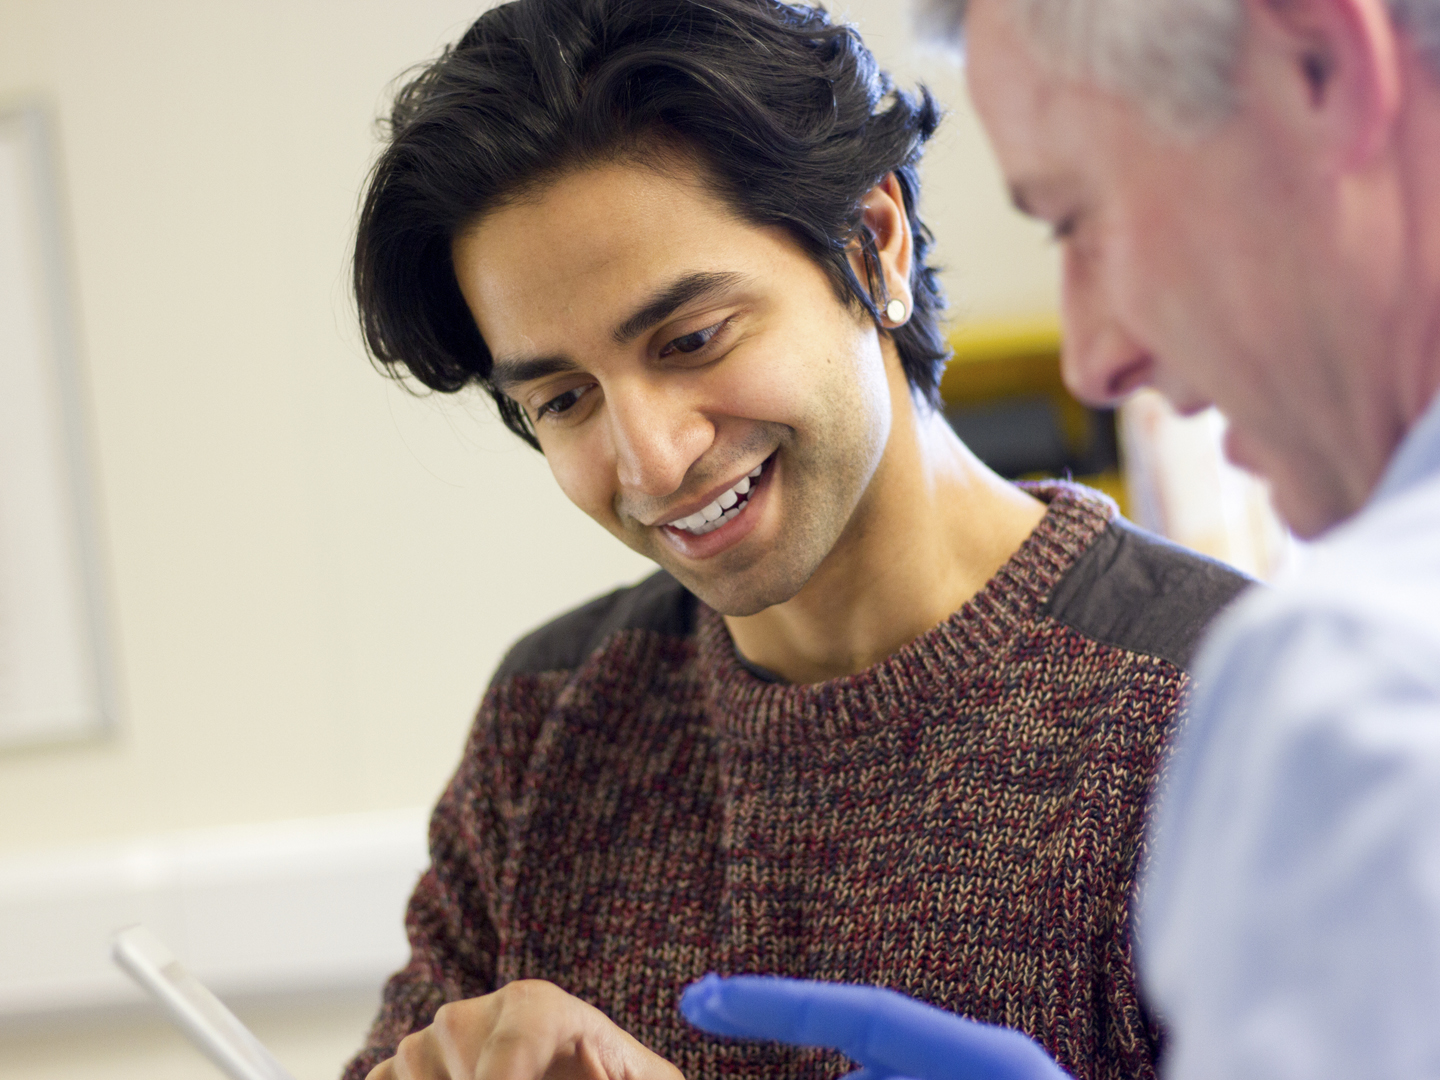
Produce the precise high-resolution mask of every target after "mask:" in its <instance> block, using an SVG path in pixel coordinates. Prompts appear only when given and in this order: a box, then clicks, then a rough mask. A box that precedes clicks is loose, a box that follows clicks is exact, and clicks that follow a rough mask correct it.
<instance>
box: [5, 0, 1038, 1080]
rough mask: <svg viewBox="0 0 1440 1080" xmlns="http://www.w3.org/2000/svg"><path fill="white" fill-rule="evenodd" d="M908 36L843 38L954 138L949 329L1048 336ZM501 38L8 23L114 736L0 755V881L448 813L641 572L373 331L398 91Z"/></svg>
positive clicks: (205, 7) (859, 16) (365, 5)
mask: <svg viewBox="0 0 1440 1080" xmlns="http://www.w3.org/2000/svg"><path fill="white" fill-rule="evenodd" d="M896 8H897V5H895V4H894V3H893V2H892V0H852V2H851V3H850V4H848V5H846V6H843V7H841V8H840V10H841V11H842V12H844V11H848V12H849V14H850V16H851V17H852V18H854V19H855V20H857V21H858V22H859V23H860V25H861V28H862V31H863V32H864V33H865V35H866V37H867V40H868V41H869V42H870V43H871V45H872V47H874V48H875V50H876V51H877V52H878V53H879V54H880V56H881V59H882V61H883V62H884V63H886V64H887V65H889V66H891V67H892V68H893V69H894V70H896V72H897V73H898V74H899V75H900V76H901V78H902V80H906V79H909V80H913V79H914V78H916V77H923V78H925V79H926V80H927V81H928V82H929V83H930V84H931V85H932V87H933V88H934V89H935V90H936V92H937V93H938V94H939V96H940V97H941V98H942V99H943V100H944V101H946V102H947V104H949V105H950V106H951V108H952V109H953V114H952V115H951V117H950V118H949V119H948V120H947V121H946V124H945V127H944V130H943V133H942V135H941V136H940V137H939V138H938V139H937V141H936V144H935V145H934V148H933V150H932V152H931V155H930V157H929V160H928V163H927V166H926V177H927V186H928V194H927V203H926V207H927V209H928V213H929V218H930V220H931V223H932V225H933V227H934V229H935V231H936V233H937V235H938V236H939V238H940V253H939V260H940V262H942V263H943V264H945V265H946V266H947V267H948V268H949V269H948V271H947V280H948V282H949V285H950V289H951V292H952V296H953V297H954V299H955V300H956V302H957V303H956V308H957V313H958V314H960V315H961V316H963V317H966V318H980V317H984V316H989V315H1003V314H1017V313H1028V312H1032V311H1036V310H1043V309H1046V308H1049V307H1051V306H1053V274H1054V269H1053V253H1052V252H1051V250H1050V249H1049V248H1048V246H1047V244H1046V242H1045V241H1044V239H1043V238H1042V236H1041V235H1040V233H1039V231H1038V230H1037V229H1035V228H1034V227H1032V226H1030V225H1028V224H1026V223H1022V222H1020V221H1019V220H1018V219H1017V218H1016V217H1015V215H1014V214H1013V213H1012V212H1011V211H1010V210H1009V208H1008V207H1007V205H1006V203H1005V200H1004V197H1003V194H1002V192H1001V190H1000V186H999V183H998V180H997V177H996V175H995V172H994V167H993V164H992V162H991V159H990V157H989V156H988V153H987V152H986V150H985V148H984V146H983V143H982V141H981V139H980V136H979V133H978V131H977V128H976V126H975V123H974V120H973V118H972V116H971V114H970V113H969V112H968V110H967V108H966V106H965V102H964V99H963V95H962V92H961V84H960V79H959V76H958V73H957V72H956V70H955V69H954V67H953V65H952V64H951V62H950V61H949V60H948V59H946V58H944V57H943V56H940V55H938V54H936V55H931V56H927V57H915V56H913V55H912V54H911V51H910V41H909V36H908V35H909V30H908V23H907V20H906V19H905V17H904V16H903V14H897V11H896ZM477 10H478V5H477V4H476V2H475V0H413V2H411V3H407V4H396V3H393V2H388V0H387V2H383V3H382V2H378V0H284V2H280V0H243V2H239V3H236V2H233V0H232V2H227V3H218V2H213V0H123V2H118V3H117V2H114V0H0V101H4V100H16V99H20V98H24V97H26V96H31V95H39V96H42V97H43V98H44V99H46V100H47V101H48V102H49V103H50V104H51V105H52V106H53V109H54V115H55V116H56V118H57V119H58V126H59V137H60V153H61V166H62V170H63V176H64V179H65V184H66V198H67V203H68V211H69V216H70V225H71V231H72V237H73V242H72V245H71V246H72V255H73V259H74V264H75V270H76V286H77V292H78V301H79V306H80V312H81V327H80V330H81V334H80V338H81V342H82V345H83V357H82V360H83V364H84V370H85V374H86V378H87V382H88V393H89V400H88V401H87V403H86V406H87V408H88V410H89V415H90V417H91V420H92V432H91V433H92V439H93V444H94V459H95V468H96V475H97V477H98V488H99V491H98V501H99V507H100V518H101V521H102V523H103V528H104V536H103V550H104V553H105V571H106V574H107V577H108V583H109V587H110V597H111V601H112V620H111V621H112V629H113V636H114V641H115V646H116V659H117V664H118V674H119V685H120V705H121V715H120V724H119V728H118V731H117V732H116V734H115V735H114V737H112V738H109V739H107V740H104V741H101V742H95V743H90V744H84V745H76V746H66V747H53V748H45V749H37V750H29V751H24V752H10V753H6V754H0V856H3V855H4V854H6V853H13V852H17V851H22V850H33V849H40V848H48V847H54V846H64V845H70V844H76V843H82V842H91V841H96V840H101V839H106V838H112V837H118V836H124V835H129V834H134V833H140V832H154V831H164V830H169V829H175V828H181V827H191V826H200V825H208V824H221V823H228V822H243V821H254V820H262V819H275V818H285V817H292V816H303V815H313V814H326V813H332V812H334V813H338V812H344V811H354V810H364V809H378V808H385V807H392V806H404V805H413V804H420V803H428V802H429V801H431V800H432V799H433V798H434V796H435V793H436V791H437V789H438V788H439V786H440V785H441V784H442V783H443V781H444V778H445V776H446V774H447V772H448V770H449V769H450V768H451V766H452V763H453V761H454V759H455V757H456V754H457V751H458V748H459V745H460V741H461V739H462V737H463V734H464V731H465V728H466V725H467V722H468V719H469V714H470V712H471V709H472V708H473V706H474V703H475V701H476V699H477V698H478V695H479V693H480V691H481V689H482V688H483V686H484V683H485V681H486V679H487V678H488V676H489V674H490V671H491V669H492V668H493V666H494V664H495V663H496V661H497V659H498V658H499V656H500V655H501V652H502V650H503V649H504V648H505V646H506V644H507V643H508V642H510V641H511V640H513V639H514V638H515V637H516V636H517V635H518V634H519V633H520V632H522V631H523V630H525V629H526V628H528V627H530V626H533V625H534V624H535V623H537V622H538V621H540V620H542V619H544V618H545V617H546V616H548V615H551V614H553V613H555V612H557V611H559V610H562V609H563V608H565V607H567V606H570V605H571V604H573V603H575V602H577V601H578V600H580V599H582V598H584V597H586V596H588V595H590V594H593V593H596V592H598V591H600V590H603V589H606V588H609V587H611V586H612V585H614V584H615V583H618V582H622V581H625V580H628V579H633V578H635V577H637V576H639V575H640V574H642V573H643V572H644V571H645V564H644V562H643V561H642V560H641V559H639V558H638V557H636V556H634V555H632V554H630V553H629V552H627V551H625V550H624V549H623V548H621V547H620V546H619V545H618V544H617V543H616V542H615V541H613V540H611V539H610V538H608V537H607V536H605V535H603V534H602V532H601V530H600V529H599V528H598V527H597V526H595V525H593V524H592V523H591V522H589V521H588V519H586V518H584V517H583V516H582V515H581V514H580V513H579V512H578V511H576V510H574V509H573V508H572V507H570V506H569V505H568V504H567V503H566V502H565V501H564V500H563V498H562V497H561V496H560V494H559V492H558V491H557V490H556V489H555V487H554V485H553V482H552V481H551V480H550V477H549V474H548V472H547V470H546V469H545V466H544V462H543V460H542V459H541V458H539V457H538V456H537V455H535V454H533V453H532V452H531V451H529V450H527V449H525V448H523V447H521V446H519V445H518V444H517V443H516V442H515V441H514V440H513V439H512V438H510V437H509V436H508V435H506V434H505V433H504V432H503V431H502V430H500V429H499V427H498V424H497V423H496V422H495V420H494V419H493V417H492V415H491V413H490V411H489V410H488V408H487V407H486V406H485V405H484V404H483V403H482V402H480V401H478V400H476V399H473V398H472V399H468V400H461V401H455V400H435V399H424V400H416V399H414V398H411V397H409V396H407V395H406V394H405V393H404V392H402V391H400V390H399V389H397V388H396V387H395V386H393V385H391V384H389V383H387V382H386V381H385V380H384V379H382V378H380V377H379V376H377V375H376V374H375V373H374V372H373V371H372V370H371V369H370V368H369V367H368V365H367V363H366V360H365V359H364V357H363V354H362V352H361V350H360V348H359V346H358V344H357V338H356V334H355V332H354V330H353V329H352V326H351V323H352V313H351V309H350V306H349V302H348V299H347V296H346V287H345V284H346V250H347V245H348V241H349V234H350V228H351V222H352V219H353V215H354V208H355V203H356V198H357V193H358V190H359V187H360V184H361V181H362V178H363V176H364V174H365V170H366V168H367V165H368V162H369V160H370V158H371V155H372V153H373V149H374V141H373V138H374V135H373V128H372V120H373V118H374V116H375V115H376V113H377V111H378V110H379V109H380V107H381V105H382V102H383V100H384V88H385V85H386V83H387V82H388V81H389V80H390V79H392V78H393V77H394V76H395V75H397V74H398V73H399V72H400V71H401V70H402V69H404V68H405V67H406V66H407V65H408V64H410V63H412V62H414V61H416V60H418V59H420V58H423V57H425V56H427V55H429V54H431V53H432V52H433V51H434V50H435V49H436V48H437V47H438V46H439V45H440V44H441V43H442V42H444V41H446V40H449V39H451V38H453V37H454V36H455V35H456V34H457V33H458V31H459V30H460V29H461V28H462V27H463V25H464V24H465V23H466V22H467V21H468V19H469V18H471V17H473V15H474V14H475V13H476V11H477ZM366 1007H367V1008H368V1006H366ZM361 1012H363V1009H362V1010H361ZM332 1013H333V1010H332ZM359 1015H360V1012H356V1013H355V1015H354V1016H352V1017H350V1018H349V1019H347V1020H346V1021H345V1024H348V1025H349V1026H350V1027H354V1028H355V1029H356V1031H357V1032H358V1023H359V1020H358V1019H357V1017H358V1016H359ZM326 1017H327V1019H326V1020H325V1023H324V1024H321V1025H320V1027H321V1028H325V1030H326V1031H332V1030H333V1027H334V1023H335V1021H334V1016H333V1015H332V1014H330V1013H327V1014H326ZM326 1024H328V1025H330V1026H329V1027H328V1028H327V1027H325V1025H326ZM342 1026H343V1025H342ZM317 1030H318V1029H317ZM4 1037H5V1036H4V1034H3V1033H0V1058H3V1057H4V1056H5V1050H4V1042H3V1039H4ZM145 1037H146V1038H149V1037H150V1036H145ZM320 1037H322V1036H320V1035H317V1038H320ZM324 1037H330V1036H328V1035H326V1036H324ZM62 1042H65V1040H59V1041H57V1042H56V1043H55V1046H54V1048H53V1053H54V1054H55V1055H60V1056H59V1057H56V1058H54V1060H55V1061H57V1062H63V1061H65V1060H69V1059H66V1058H64V1054H66V1053H70V1052H72V1050H73V1049H74V1048H73V1047H72V1046H71V1044H70V1043H68V1042H66V1046H67V1047H71V1048H70V1049H65V1050H62V1049H61V1043H62ZM137 1045H138V1044H137ZM26 1046H27V1047H28V1049H27V1050H26V1054H27V1055H28V1056H27V1058H26V1060H34V1059H37V1055H38V1056H40V1057H43V1056H45V1054H44V1053H43V1052H42V1051H39V1050H36V1049H35V1046H34V1045H32V1044H29V1043H27V1044H26ZM12 1049H14V1047H13V1046H12ZM132 1049H133V1048H132ZM74 1052H77V1053H78V1052H79V1051H78V1050H76V1051H74ZM135 1053H138V1054H140V1055H141V1057H140V1058H139V1059H138V1060H140V1061H142V1062H143V1061H145V1060H149V1059H147V1058H145V1057H144V1052H143V1051H142V1050H139V1049H136V1050H135ZM298 1053H300V1052H299V1051H297V1054H298ZM87 1060H88V1059H87ZM326 1060H328V1059H326ZM71 1064H72V1066H73V1068H72V1069H71V1071H69V1072H67V1073H66V1075H71V1076H82V1075H89V1074H90V1073H91V1072H92V1071H93V1074H94V1075H100V1074H101V1073H100V1072H99V1071H94V1070H89V1068H88V1066H82V1063H81V1062H80V1060H79V1059H78V1058H77V1059H75V1060H74V1061H73V1062H72V1063H71ZM60 1067H61V1066H60V1065H59V1064H57V1065H56V1068H57V1069H58V1068H60ZM142 1071H143V1070H142ZM6 1075H7V1076H19V1075H25V1076H33V1077H37V1078H38V1077H40V1076H42V1075H44V1076H49V1075H51V1073H50V1072H46V1071H44V1070H43V1069H39V1068H38V1066H37V1067H36V1069H35V1070H33V1071H30V1072H23V1071H22V1073H20V1074H17V1073H14V1072H12V1071H11V1070H10V1069H8V1068H7V1070H6ZM55 1075H60V1072H56V1073H55ZM114 1075H120V1074H119V1073H115V1074H114ZM166 1075H169V1073H166Z"/></svg>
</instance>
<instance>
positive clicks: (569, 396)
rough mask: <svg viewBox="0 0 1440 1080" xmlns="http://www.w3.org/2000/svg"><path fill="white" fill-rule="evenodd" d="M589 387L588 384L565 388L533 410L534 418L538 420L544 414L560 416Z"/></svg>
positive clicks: (578, 399) (571, 407) (573, 405)
mask: <svg viewBox="0 0 1440 1080" xmlns="http://www.w3.org/2000/svg"><path fill="white" fill-rule="evenodd" d="M589 389H590V387H588V386H577V387H575V389H574V390H566V391H565V393H563V394H561V395H559V396H558V397H553V398H551V399H550V400H549V401H547V402H545V404H544V405H541V406H540V408H538V409H537V410H535V419H537V420H538V419H540V418H541V417H544V416H560V415H562V414H563V413H567V412H569V411H570V410H571V409H573V408H574V407H575V405H576V404H577V403H578V402H579V401H580V399H581V398H582V397H584V396H585V391H587V390H589Z"/></svg>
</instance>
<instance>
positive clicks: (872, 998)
mask: <svg viewBox="0 0 1440 1080" xmlns="http://www.w3.org/2000/svg"><path fill="white" fill-rule="evenodd" d="M680 1011H681V1012H682V1013H683V1014H684V1015H685V1019H686V1020H689V1021H690V1023H692V1024H694V1025H695V1026H696V1027H698V1028H702V1029H704V1030H705V1031H708V1032H710V1033H711V1034H713V1035H728V1036H730V1037H732V1038H737V1039H773V1040H775V1041H776V1042H783V1043H791V1044H794V1045H796V1046H823V1047H826V1048H828V1049H831V1050H839V1051H840V1052H841V1053H842V1054H844V1055H845V1056H846V1057H848V1058H850V1059H851V1060H853V1061H856V1062H858V1063H859V1064H860V1065H861V1070H860V1072H858V1073H852V1074H851V1076H852V1077H863V1078H864V1080H883V1078H885V1077H912V1078H914V1080H1069V1074H1068V1073H1066V1072H1065V1070H1064V1069H1062V1068H1060V1066H1059V1065H1057V1064H1055V1062H1054V1061H1052V1060H1051V1058H1050V1056H1049V1055H1048V1054H1046V1053H1045V1051H1044V1050H1042V1049H1041V1048H1040V1045H1039V1044H1038V1043H1036V1042H1035V1041H1034V1040H1033V1039H1031V1038H1030V1037H1028V1036H1026V1035H1023V1034H1021V1033H1020V1032H1018V1031H1014V1030H1012V1029H1010V1028H1003V1027H997V1026H996V1025H994V1024H982V1023H979V1022H978V1021H975V1020H966V1019H964V1018H963V1017H959V1016H956V1015H955V1014H953V1013H947V1012H944V1011H943V1010H941V1009H937V1008H935V1007H934V1006H933V1005H926V1004H924V1003H923V1002H920V1001H916V1000H915V999H914V998H908V997H905V996H904V995H903V994H897V993H896V992H895V991H893V990H882V989H880V988H879V987H874V986H852V985H849V984H847V983H823V982H805V981H804V980H801V979H779V978H773V977H770V976H761V975H736V976H733V977H731V978H728V979H722V978H720V976H718V975H706V976H705V978H703V979H701V980H700V981H699V982H697V983H692V984H691V985H690V986H688V987H686V988H685V992H684V993H683V994H682V995H681V996H680Z"/></svg>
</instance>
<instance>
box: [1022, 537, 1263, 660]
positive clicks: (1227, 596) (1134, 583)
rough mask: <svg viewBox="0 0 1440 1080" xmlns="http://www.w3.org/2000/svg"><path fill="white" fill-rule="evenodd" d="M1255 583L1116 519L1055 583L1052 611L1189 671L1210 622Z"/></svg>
mask: <svg viewBox="0 0 1440 1080" xmlns="http://www.w3.org/2000/svg"><path fill="white" fill-rule="evenodd" d="M1252 584H1254V581H1253V580H1252V579H1251V578H1249V577H1246V576H1245V575H1244V574H1241V573H1239V572H1238V571H1236V570H1234V569H1233V568H1231V567H1229V566H1226V565H1225V564H1224V563H1221V562H1217V561H1216V560H1214V559H1207V558H1206V557H1205V556H1203V555H1197V554H1195V553H1194V552H1193V551H1189V550H1187V549H1185V548H1182V547H1180V546H1179V545H1177V544H1172V543H1170V542H1169V541H1168V540H1163V539H1161V538H1160V537H1158V536H1154V535H1152V534H1150V533H1147V532H1145V531H1144V530H1143V529H1140V528H1137V527H1136V526H1134V525H1132V524H1131V523H1130V522H1128V521H1126V520H1125V519H1124V518H1116V519H1114V520H1113V521H1111V522H1110V524H1109V525H1108V526H1107V527H1106V529H1105V531H1104V532H1103V533H1101V534H1100V535H1099V537H1097V538H1096V540H1095V542H1094V543H1093V544H1091V545H1090V547H1089V548H1088V549H1086V551H1085V553H1084V554H1083V555H1081V556H1080V558H1079V559H1077V560H1076V562H1075V565H1074V566H1072V567H1071V568H1070V570H1069V571H1068V572H1067V573H1066V574H1065V576H1064V577H1063V578H1061V580H1060V582H1059V584H1057V585H1056V586H1055V589H1054V591H1053V592H1052V593H1051V594H1050V600H1049V602H1048V603H1047V604H1046V613H1047V614H1048V615H1050V617H1051V618H1053V619H1055V620H1056V621H1058V622H1061V623H1064V624H1065V625H1066V626H1068V627H1070V628H1071V629H1072V630H1076V631H1078V632H1079V633H1081V634H1084V635H1085V636H1086V637H1088V638H1092V639H1094V640H1095V641H1099V642H1102V643H1103V644H1106V645H1114V646H1117V647H1119V648H1121V649H1126V650H1128V651H1130V652H1136V653H1142V654H1144V655H1146V656H1155V657H1159V658H1160V659H1162V660H1168V661H1170V662H1171V663H1172V664H1174V665H1176V666H1177V667H1180V668H1184V669H1187V670H1188V668H1189V665H1190V660H1191V657H1192V656H1193V655H1194V653H1195V648H1196V646H1197V645H1198V644H1199V641H1200V637H1201V635H1202V634H1203V633H1204V631H1205V628H1206V627H1207V626H1209V625H1210V622H1211V621H1212V620H1213V619H1214V618H1215V616H1216V615H1218V614H1219V613H1220V611H1221V610H1222V609H1223V608H1224V607H1226V606H1227V605H1228V604H1229V603H1230V602H1231V601H1232V600H1234V599H1235V597H1236V596H1237V595H1239V593H1240V592H1241V591H1242V590H1244V589H1245V588H1246V586H1249V585H1252Z"/></svg>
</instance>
